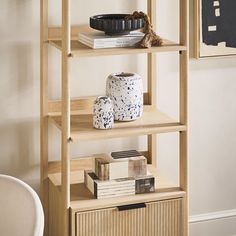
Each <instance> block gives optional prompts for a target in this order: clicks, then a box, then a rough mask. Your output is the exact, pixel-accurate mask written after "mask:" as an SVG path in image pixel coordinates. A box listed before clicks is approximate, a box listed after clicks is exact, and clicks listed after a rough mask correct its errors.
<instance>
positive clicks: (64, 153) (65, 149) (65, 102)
mask: <svg viewBox="0 0 236 236" xmlns="http://www.w3.org/2000/svg"><path fill="white" fill-rule="evenodd" d="M70 28H71V25H70V0H62V60H61V62H62V83H61V89H62V132H61V163H62V165H61V173H62V175H61V178H62V179H61V183H62V226H63V227H62V228H63V233H62V235H64V236H67V235H69V207H70V76H69V58H70V50H71V49H70V47H71V46H70V44H71V33H70V31H71V29H70Z"/></svg>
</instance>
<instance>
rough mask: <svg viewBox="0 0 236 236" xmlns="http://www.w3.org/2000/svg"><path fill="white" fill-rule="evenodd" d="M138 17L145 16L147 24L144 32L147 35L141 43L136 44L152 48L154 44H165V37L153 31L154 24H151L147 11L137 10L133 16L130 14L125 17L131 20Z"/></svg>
mask: <svg viewBox="0 0 236 236" xmlns="http://www.w3.org/2000/svg"><path fill="white" fill-rule="evenodd" d="M137 18H144V21H145V26H144V29H143V33H144V34H145V35H144V37H143V38H142V40H141V41H140V42H139V43H137V45H136V46H137V47H140V48H150V47H152V46H161V45H163V39H162V38H161V37H160V36H158V35H157V34H156V33H155V32H154V31H153V29H152V28H153V26H152V24H151V20H150V17H149V16H148V15H147V14H146V13H144V12H142V11H140V12H138V11H135V12H134V13H133V14H132V15H131V16H128V17H126V18H125V19H126V20H129V19H137Z"/></svg>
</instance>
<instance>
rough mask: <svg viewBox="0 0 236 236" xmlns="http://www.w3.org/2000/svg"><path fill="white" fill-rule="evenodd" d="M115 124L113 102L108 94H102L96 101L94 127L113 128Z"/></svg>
mask: <svg viewBox="0 0 236 236" xmlns="http://www.w3.org/2000/svg"><path fill="white" fill-rule="evenodd" d="M113 125H114V116H113V103H112V100H111V99H110V98H109V97H107V96H100V97H97V99H96V100H95V101H94V106H93V127H94V128H96V129H111V128H112V127H113Z"/></svg>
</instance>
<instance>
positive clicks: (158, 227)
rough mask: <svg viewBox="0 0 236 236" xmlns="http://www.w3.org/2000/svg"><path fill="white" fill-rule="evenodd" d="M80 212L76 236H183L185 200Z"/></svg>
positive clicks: (77, 217) (77, 215)
mask: <svg viewBox="0 0 236 236" xmlns="http://www.w3.org/2000/svg"><path fill="white" fill-rule="evenodd" d="M139 205H140V204H136V205H135V206H133V205H128V206H127V208H130V207H131V208H133V207H134V209H128V210H119V209H118V207H112V208H105V209H101V210H92V211H85V212H78V213H76V214H75V215H74V217H75V218H76V220H75V222H76V227H75V232H74V234H72V235H75V236H147V235H148V236H157V235H158V236H181V223H182V218H181V216H182V215H181V207H182V198H177V199H172V200H164V201H156V202H149V203H142V204H141V205H142V206H145V207H141V208H135V207H139Z"/></svg>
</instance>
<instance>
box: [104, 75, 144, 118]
mask: <svg viewBox="0 0 236 236" xmlns="http://www.w3.org/2000/svg"><path fill="white" fill-rule="evenodd" d="M106 94H107V96H109V97H110V98H111V100H112V101H113V105H114V119H115V120H118V121H131V120H136V119H137V118H139V117H140V116H141V115H142V113H143V84H142V78H141V77H140V75H138V74H135V73H123V72H122V73H114V74H111V75H109V77H108V78H107V85H106Z"/></svg>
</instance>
